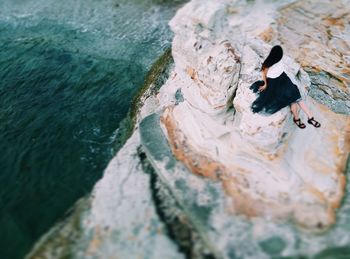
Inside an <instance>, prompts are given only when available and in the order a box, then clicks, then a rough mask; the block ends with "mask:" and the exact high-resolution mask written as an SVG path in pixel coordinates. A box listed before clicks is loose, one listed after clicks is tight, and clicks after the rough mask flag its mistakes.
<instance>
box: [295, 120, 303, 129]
mask: <svg viewBox="0 0 350 259" xmlns="http://www.w3.org/2000/svg"><path fill="white" fill-rule="evenodd" d="M293 121H294V123H295V124H296V125H297V126H298V127H299V128H301V129H304V128H305V127H306V125H305V124H304V123H302V122H301V120H300V118H299V119H295V118H293Z"/></svg>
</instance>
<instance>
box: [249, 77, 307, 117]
mask: <svg viewBox="0 0 350 259" xmlns="http://www.w3.org/2000/svg"><path fill="white" fill-rule="evenodd" d="M266 83H267V87H266V88H265V90H264V91H262V92H259V87H260V86H261V85H263V84H264V81H263V80H258V81H256V82H254V83H253V84H252V85H251V86H250V89H251V90H253V92H254V93H258V97H257V98H256V100H255V101H254V102H253V103H252V105H251V109H252V111H253V112H254V113H267V114H273V113H275V112H277V111H279V110H280V109H282V108H283V107H286V106H288V105H290V104H291V103H293V102H297V101H300V100H301V95H300V92H299V89H298V87H297V86H296V85H295V84H294V83H293V82H292V81H291V79H290V78H289V77H288V75H287V74H286V73H285V72H284V71H283V72H282V74H280V75H279V76H278V77H275V78H270V77H267V78H266Z"/></svg>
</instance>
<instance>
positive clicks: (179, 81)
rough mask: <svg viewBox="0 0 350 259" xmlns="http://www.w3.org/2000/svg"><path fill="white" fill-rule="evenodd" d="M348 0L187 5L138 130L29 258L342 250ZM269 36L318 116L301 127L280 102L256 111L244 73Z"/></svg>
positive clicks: (346, 238) (253, 71)
mask: <svg viewBox="0 0 350 259" xmlns="http://www.w3.org/2000/svg"><path fill="white" fill-rule="evenodd" d="M349 12H350V11H349V7H348V5H347V2H346V1H341V0H337V1H332V5H330V2H329V1H231V0H220V1H217V0H210V1H209V0H208V1H202V0H192V1H190V2H189V3H187V4H186V5H184V7H183V8H181V9H180V10H179V11H178V12H177V14H176V16H175V17H174V18H173V19H172V21H171V22H170V26H171V28H172V30H173V31H174V35H175V36H174V40H173V43H172V55H173V58H174V67H173V69H172V71H171V73H170V75H169V78H168V80H167V81H166V83H165V84H164V85H163V86H162V87H161V89H160V90H159V92H158V93H157V94H156V95H152V94H150V93H146V94H145V95H144V96H145V97H147V98H144V99H143V107H142V108H141V110H140V111H139V114H138V118H137V125H136V127H135V132H134V134H133V135H132V137H131V138H130V139H129V141H128V142H127V144H126V145H125V146H124V147H123V149H122V150H120V152H119V153H118V154H117V156H116V157H115V158H114V159H113V160H112V161H111V162H110V164H109V166H108V168H107V169H106V172H105V175H104V177H103V178H102V179H101V180H100V182H99V183H98V184H97V185H96V187H95V188H94V191H93V193H92V195H91V197H90V198H89V199H88V201H87V202H86V203H85V205H86V204H87V205H86V206H85V207H83V208H82V207H81V206H80V205H79V206H78V209H77V210H75V212H74V213H73V214H72V215H71V216H70V217H69V218H68V219H67V220H66V222H63V223H61V224H59V225H57V226H56V228H54V229H53V230H52V231H51V232H49V233H48V234H47V235H46V236H44V237H43V238H42V240H41V241H40V242H38V244H37V245H36V247H35V248H34V249H33V251H32V252H31V254H30V255H28V258H53V257H57V256H58V257H67V256H68V257H72V258H119V257H123V258H135V257H141V258H183V257H187V258H205V256H208V255H209V256H212V257H214V258H237V257H238V258H271V257H276V258H278V257H280V256H292V257H293V256H304V255H305V256H314V255H317V254H318V255H319V257H317V258H323V257H322V256H324V255H326V256H327V255H333V254H336V253H337V252H338V250H337V249H338V248H331V249H330V250H329V249H328V248H329V247H335V246H336V247H340V248H339V251H340V252H341V253H343V252H344V251H348V250H346V249H345V250H344V249H343V248H344V247H345V248H346V247H348V246H349V244H350V234H349V233H350V226H349V224H348V222H349V220H350V213H349V212H350V200H349V197H348V198H347V199H345V201H344V202H343V206H341V207H340V204H341V202H342V201H343V199H344V195H345V194H346V193H345V188H346V185H347V186H348V188H349V186H350V185H349V184H348V183H347V181H346V163H347V162H346V161H347V158H348V155H349V151H350V116H349V115H350V110H349V107H350V105H349V68H350V64H349V53H350V52H349V44H350V43H349V35H350V34H349V22H348V21H349ZM274 44H281V45H282V46H283V48H284V53H285V56H284V61H285V63H286V64H287V68H286V71H285V72H286V73H287V75H288V76H289V77H290V78H291V79H292V81H293V82H294V83H295V84H296V85H297V86H298V87H299V90H300V92H301V94H302V96H303V98H304V100H305V102H306V103H307V105H308V106H309V107H310V109H311V111H312V113H313V114H314V116H315V117H316V118H317V119H318V120H319V121H320V122H321V124H322V126H321V128H319V129H316V128H314V127H312V126H311V125H309V124H307V128H306V129H303V130H301V129H299V128H297V127H296V125H294V124H293V122H292V118H291V113H290V111H289V109H288V108H284V109H282V110H281V111H279V112H277V113H275V114H273V115H271V116H263V115H259V114H253V113H252V112H251V110H250V105H251V103H252V102H253V100H254V99H255V98H256V96H255V94H254V93H253V92H252V91H251V90H250V89H249V86H250V85H251V84H252V83H253V82H254V81H256V80H258V79H260V78H261V74H260V72H259V68H260V65H261V63H262V61H263V59H264V58H265V57H266V55H267V54H268V52H269V50H270V49H271V47H272V46H273V45H274ZM150 92H155V91H153V90H152V91H150ZM300 115H301V118H302V120H303V121H304V122H306V116H305V114H303V113H300ZM140 150H142V152H141V151H140ZM348 164H349V162H348ZM145 168H152V170H150V171H149V172H147V170H145ZM145 171H146V173H145ZM154 179H156V180H154ZM338 210H340V211H341V213H340V214H338V217H336V213H337V211H338ZM296 226H297V227H296ZM331 226H332V228H330V227H331ZM179 229H180V230H179ZM327 229H328V232H326V233H323V234H319V235H316V234H315V230H316V232H319V231H320V230H327ZM305 230H306V231H305ZM339 237H341V238H339ZM327 249H328V250H327ZM322 251H324V252H322Z"/></svg>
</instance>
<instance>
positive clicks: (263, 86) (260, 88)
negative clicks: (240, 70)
mask: <svg viewBox="0 0 350 259" xmlns="http://www.w3.org/2000/svg"><path fill="white" fill-rule="evenodd" d="M266 87H267V85H266V84H263V85H262V86H260V87H259V92H262V91H264V90H265V89H266Z"/></svg>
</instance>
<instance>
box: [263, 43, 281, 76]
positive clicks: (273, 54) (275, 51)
mask: <svg viewBox="0 0 350 259" xmlns="http://www.w3.org/2000/svg"><path fill="white" fill-rule="evenodd" d="M282 57H283V50H282V47H281V46H280V45H275V46H273V47H272V49H271V51H270V54H269V55H268V56H267V58H266V59H265V60H264V62H263V64H262V66H261V70H263V69H264V68H267V67H271V66H272V65H273V64H276V63H277V62H278V61H280V60H281V59H282Z"/></svg>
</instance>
